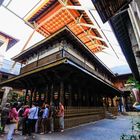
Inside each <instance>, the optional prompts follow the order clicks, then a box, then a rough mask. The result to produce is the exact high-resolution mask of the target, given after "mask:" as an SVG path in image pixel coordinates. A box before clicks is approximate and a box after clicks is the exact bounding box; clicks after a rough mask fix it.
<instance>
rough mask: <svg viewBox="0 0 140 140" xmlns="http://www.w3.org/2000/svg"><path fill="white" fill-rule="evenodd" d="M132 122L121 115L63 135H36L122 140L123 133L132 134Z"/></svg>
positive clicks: (53, 139) (44, 139)
mask: <svg viewBox="0 0 140 140" xmlns="http://www.w3.org/2000/svg"><path fill="white" fill-rule="evenodd" d="M131 121H132V117H131V116H123V115H121V116H118V117H117V119H103V120H100V121H97V122H91V123H88V124H84V125H81V126H77V127H75V128H71V129H67V130H65V131H64V132H63V133H61V132H55V133H52V134H45V135H39V134H36V138H35V140H120V136H121V134H122V133H130V132H131V127H132V124H131ZM5 139H6V138H5V137H0V140H5ZM23 139H24V137H23V136H20V135H15V137H14V140H23ZM30 140H31V138H30Z"/></svg>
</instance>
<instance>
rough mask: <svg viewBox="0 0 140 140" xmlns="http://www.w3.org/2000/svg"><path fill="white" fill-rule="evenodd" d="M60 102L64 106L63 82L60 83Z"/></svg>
mask: <svg viewBox="0 0 140 140" xmlns="http://www.w3.org/2000/svg"><path fill="white" fill-rule="evenodd" d="M60 102H61V103H62V104H64V82H63V81H60Z"/></svg>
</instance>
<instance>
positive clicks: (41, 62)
mask: <svg viewBox="0 0 140 140" xmlns="http://www.w3.org/2000/svg"><path fill="white" fill-rule="evenodd" d="M61 58H62V50H61V51H58V52H55V53H53V54H50V55H48V56H46V57H44V58H41V59H39V60H37V61H35V62H33V63H31V64H28V65H26V66H24V67H23V68H21V74H22V73H25V72H29V71H31V70H34V69H36V68H38V67H41V66H44V65H48V64H50V63H52V62H55V61H57V60H59V59H61Z"/></svg>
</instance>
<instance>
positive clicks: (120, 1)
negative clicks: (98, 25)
mask: <svg viewBox="0 0 140 140" xmlns="http://www.w3.org/2000/svg"><path fill="white" fill-rule="evenodd" d="M131 1H132V0H92V2H93V4H94V6H95V8H96V10H97V11H98V13H99V15H100V17H101V19H102V21H103V23H105V22H106V21H108V20H109V19H110V18H111V17H112V16H114V15H115V14H116V13H117V11H119V10H120V9H122V8H124V7H125V6H127V5H128V4H129V3H130V2H131Z"/></svg>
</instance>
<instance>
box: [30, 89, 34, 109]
mask: <svg viewBox="0 0 140 140" xmlns="http://www.w3.org/2000/svg"><path fill="white" fill-rule="evenodd" d="M34 92H35V89H32V90H31V96H30V107H32V98H33V93H34Z"/></svg>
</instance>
